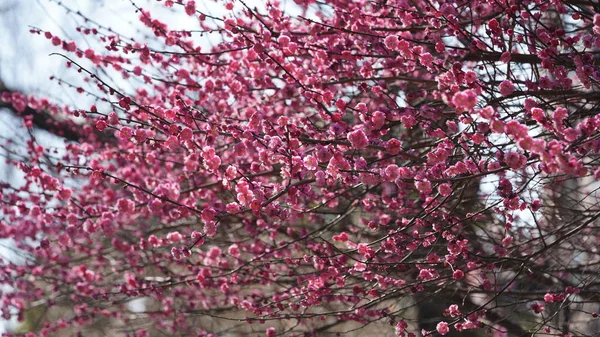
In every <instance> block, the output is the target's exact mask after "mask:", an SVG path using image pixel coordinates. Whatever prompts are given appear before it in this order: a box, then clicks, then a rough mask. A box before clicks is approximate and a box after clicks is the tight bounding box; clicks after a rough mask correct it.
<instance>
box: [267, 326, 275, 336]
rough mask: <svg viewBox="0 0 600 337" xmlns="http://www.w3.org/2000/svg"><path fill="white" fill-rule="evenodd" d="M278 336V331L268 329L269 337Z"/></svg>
mask: <svg viewBox="0 0 600 337" xmlns="http://www.w3.org/2000/svg"><path fill="white" fill-rule="evenodd" d="M276 335H277V330H275V328H273V327H271V328H268V329H267V337H275V336H276Z"/></svg>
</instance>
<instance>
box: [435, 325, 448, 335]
mask: <svg viewBox="0 0 600 337" xmlns="http://www.w3.org/2000/svg"><path fill="white" fill-rule="evenodd" d="M435 329H436V330H437V332H439V333H440V335H445V334H447V333H448V332H450V327H448V323H446V322H439V323H438V324H437V326H436V327H435Z"/></svg>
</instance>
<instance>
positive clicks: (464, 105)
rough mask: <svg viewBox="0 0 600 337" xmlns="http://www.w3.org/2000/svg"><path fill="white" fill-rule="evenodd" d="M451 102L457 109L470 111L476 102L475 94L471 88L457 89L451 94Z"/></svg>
mask: <svg viewBox="0 0 600 337" xmlns="http://www.w3.org/2000/svg"><path fill="white" fill-rule="evenodd" d="M452 104H454V105H455V106H456V109H457V111H460V112H462V111H465V110H466V111H470V110H471V109H473V108H474V107H475V105H476V104H477V94H476V93H475V91H473V90H465V91H459V92H457V93H456V94H454V96H452Z"/></svg>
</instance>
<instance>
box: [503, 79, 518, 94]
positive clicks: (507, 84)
mask: <svg viewBox="0 0 600 337" xmlns="http://www.w3.org/2000/svg"><path fill="white" fill-rule="evenodd" d="M499 88H500V94H501V95H502V96H508V95H510V94H512V93H513V92H515V85H514V84H513V83H512V82H511V81H509V80H504V81H502V83H500V86H499Z"/></svg>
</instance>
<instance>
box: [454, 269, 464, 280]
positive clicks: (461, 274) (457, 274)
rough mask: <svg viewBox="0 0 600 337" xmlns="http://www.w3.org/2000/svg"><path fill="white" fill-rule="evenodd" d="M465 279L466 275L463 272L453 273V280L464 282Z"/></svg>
mask: <svg viewBox="0 0 600 337" xmlns="http://www.w3.org/2000/svg"><path fill="white" fill-rule="evenodd" d="M463 277H465V273H464V272H463V271H462V270H455V271H454V273H452V278H453V279H455V280H457V281H460V280H462V279H463Z"/></svg>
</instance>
